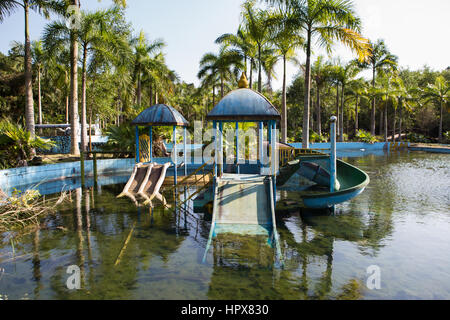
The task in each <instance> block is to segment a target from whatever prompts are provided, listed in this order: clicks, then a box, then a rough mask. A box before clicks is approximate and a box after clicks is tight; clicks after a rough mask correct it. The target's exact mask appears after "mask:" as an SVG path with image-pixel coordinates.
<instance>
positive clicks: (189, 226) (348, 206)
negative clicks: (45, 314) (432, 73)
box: [0, 153, 450, 299]
mask: <svg viewBox="0 0 450 320" xmlns="http://www.w3.org/2000/svg"><path fill="white" fill-rule="evenodd" d="M345 160H346V161H348V162H350V163H352V164H354V165H357V166H358V167H360V168H362V169H363V170H365V171H367V172H369V174H370V176H371V183H370V184H369V186H368V187H367V188H366V190H365V191H364V192H363V193H362V194H361V195H360V196H359V197H357V198H356V199H354V200H353V201H350V202H348V203H345V204H343V205H340V206H338V207H337V209H336V211H335V213H334V214H330V213H329V212H318V211H309V210H301V209H299V208H295V207H293V206H292V205H288V207H289V209H286V208H285V209H283V205H284V204H286V203H287V202H289V201H292V202H294V200H295V199H296V194H295V192H294V193H291V192H286V191H283V192H280V193H279V204H280V208H277V230H278V233H279V238H280V250H281V252H282V255H283V257H284V266H283V268H278V267H277V265H276V260H277V259H276V256H275V250H274V249H273V248H272V247H271V244H270V243H268V241H267V237H264V236H253V237H244V236H239V235H226V234H222V235H218V237H217V238H216V239H215V240H214V241H213V242H212V244H211V249H210V251H209V254H208V259H207V261H206V263H202V257H203V253H204V251H205V248H206V246H207V241H208V237H209V231H210V228H211V216H210V215H209V214H207V213H196V212H193V208H192V203H191V202H189V201H187V202H184V203H183V201H184V200H185V199H187V198H188V197H189V195H190V194H192V192H193V191H194V190H195V188H193V187H190V186H188V187H186V188H180V189H179V190H178V195H179V200H177V201H179V202H178V204H179V206H178V208H177V207H176V206H175V200H174V197H173V194H171V193H168V192H166V193H164V196H165V198H166V199H167V201H168V204H169V205H171V206H172V209H168V208H165V207H164V206H163V205H162V204H161V203H160V202H159V201H158V200H157V199H154V202H153V206H150V207H145V206H140V207H136V206H135V205H134V203H133V202H132V201H130V200H129V199H127V198H121V199H116V195H117V194H118V193H120V191H121V190H122V188H123V185H111V186H105V185H103V186H102V188H101V190H94V189H93V188H90V189H85V190H81V189H77V190H74V191H72V195H71V199H72V202H70V203H69V204H67V205H66V207H64V208H63V209H61V210H60V212H58V213H57V214H55V215H49V216H47V217H46V218H45V219H43V220H42V222H41V224H40V226H39V227H38V228H36V227H33V228H30V229H28V230H25V231H23V232H20V233H18V232H8V233H4V234H2V235H1V238H0V268H4V269H5V272H4V275H3V276H2V277H1V279H0V294H7V295H8V296H9V298H10V299H20V298H23V297H26V296H27V294H28V297H30V298H34V299H186V298H187V299H208V298H209V299H359V298H373V299H387V298H392V299H398V298H447V299H448V298H450V296H449V292H450V277H449V276H448V272H447V269H448V265H449V264H450V257H449V256H448V255H447V254H446V252H449V250H450V236H449V234H448V226H449V225H450V216H449V215H448V212H450V203H449V199H448V194H449V190H450V189H449V183H448V181H449V175H450V165H449V163H448V158H443V157H440V156H430V155H426V156H424V155H421V154H415V155H411V154H408V153H399V154H391V155H389V156H387V155H386V156H385V155H383V156H367V157H364V158H352V159H345ZM427 177H431V178H432V179H433V180H432V181H433V183H426V182H424V183H422V182H421V183H417V181H416V182H414V181H415V180H419V181H428V180H426V178H427ZM177 199H178V198H177ZM288 204H289V203H288ZM175 208H177V209H175ZM133 226H134V228H133ZM131 230H133V231H131ZM130 234H131V236H130ZM129 236H130V237H129ZM128 237H129V238H130V240H129V241H128V242H127V241H126V240H127V238H128ZM11 239H13V242H11ZM126 242H127V243H126ZM12 243H13V244H14V246H13V245H12ZM125 243H126V245H125ZM13 247H14V254H13ZM124 248H125V249H124ZM121 252H123V253H122V256H121V259H120V263H118V264H116V261H117V260H118V257H119V255H120V253H121ZM74 264H75V265H78V266H79V267H80V269H81V271H82V272H81V276H82V289H81V290H69V289H67V287H66V280H67V277H68V274H67V273H66V270H67V267H68V266H70V265H74ZM372 264H376V265H380V267H382V272H383V273H382V279H383V280H382V290H379V291H370V290H368V289H365V279H366V268H367V267H368V266H369V265H372ZM399 266H401V268H399Z"/></svg>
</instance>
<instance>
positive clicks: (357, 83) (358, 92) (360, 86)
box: [348, 78, 368, 135]
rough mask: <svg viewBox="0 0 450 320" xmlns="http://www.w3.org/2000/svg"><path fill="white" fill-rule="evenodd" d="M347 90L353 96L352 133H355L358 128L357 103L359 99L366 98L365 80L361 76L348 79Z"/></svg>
mask: <svg viewBox="0 0 450 320" xmlns="http://www.w3.org/2000/svg"><path fill="white" fill-rule="evenodd" d="M348 92H349V93H350V94H352V95H353V96H354V97H355V112H354V115H355V116H354V119H355V122H354V123H355V126H354V130H355V132H354V134H355V135H356V134H357V133H358V130H359V104H360V101H361V99H368V90H367V83H366V81H364V79H362V78H359V79H356V80H352V81H350V82H349V84H348Z"/></svg>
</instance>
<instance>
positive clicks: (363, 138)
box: [355, 130, 378, 143]
mask: <svg viewBox="0 0 450 320" xmlns="http://www.w3.org/2000/svg"><path fill="white" fill-rule="evenodd" d="M355 138H356V139H357V141H360V142H365V143H375V142H377V141H378V139H377V138H376V137H375V136H373V135H372V134H370V132H367V131H365V130H358V132H357V133H356V136H355Z"/></svg>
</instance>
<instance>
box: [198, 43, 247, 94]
mask: <svg viewBox="0 0 450 320" xmlns="http://www.w3.org/2000/svg"><path fill="white" fill-rule="evenodd" d="M243 68H244V66H243V64H242V60H241V57H240V55H239V54H238V53H236V52H235V51H232V50H227V49H226V48H225V47H222V48H221V49H220V51H219V54H217V55H216V54H214V53H212V52H210V53H206V54H204V55H203V57H202V58H201V60H200V71H199V72H198V74H197V77H198V78H199V79H203V78H205V77H207V75H208V74H209V75H212V74H217V76H218V77H219V79H220V96H221V97H222V98H223V96H224V86H225V81H233V82H235V81H237V76H238V74H239V71H240V70H242V69H243Z"/></svg>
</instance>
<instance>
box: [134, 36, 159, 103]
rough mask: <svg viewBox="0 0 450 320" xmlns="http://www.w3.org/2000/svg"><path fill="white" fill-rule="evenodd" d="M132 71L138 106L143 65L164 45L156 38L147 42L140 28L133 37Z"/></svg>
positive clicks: (140, 95)
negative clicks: (135, 84) (136, 35)
mask: <svg viewBox="0 0 450 320" xmlns="http://www.w3.org/2000/svg"><path fill="white" fill-rule="evenodd" d="M133 42H134V44H135V45H134V72H133V82H134V83H136V82H137V91H136V100H137V105H138V107H140V106H141V102H142V101H141V100H142V77H143V73H145V66H147V65H148V64H149V63H150V61H149V60H150V59H152V55H157V54H158V53H159V52H160V51H161V49H162V48H163V47H164V46H165V43H164V41H163V40H162V39H156V40H154V41H151V42H149V41H148V40H147V39H146V37H145V34H144V31H143V30H141V32H140V33H139V35H138V37H137V38H136V39H134V41H133Z"/></svg>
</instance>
